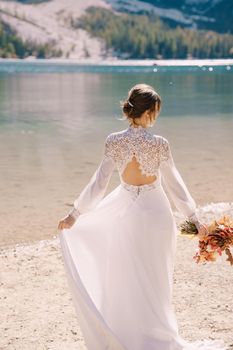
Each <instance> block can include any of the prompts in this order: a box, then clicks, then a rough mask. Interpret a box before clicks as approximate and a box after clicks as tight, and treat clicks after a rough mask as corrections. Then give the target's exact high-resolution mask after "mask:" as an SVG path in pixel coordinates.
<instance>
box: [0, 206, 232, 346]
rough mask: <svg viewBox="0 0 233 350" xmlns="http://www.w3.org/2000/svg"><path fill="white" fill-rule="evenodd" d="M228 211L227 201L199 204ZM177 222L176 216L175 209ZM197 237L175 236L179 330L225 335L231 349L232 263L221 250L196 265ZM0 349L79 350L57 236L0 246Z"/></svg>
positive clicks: (206, 211)
mask: <svg viewBox="0 0 233 350" xmlns="http://www.w3.org/2000/svg"><path fill="white" fill-rule="evenodd" d="M223 213H225V214H230V215H233V203H232V204H231V205H226V204H222V205H218V206H216V207H214V208H213V206H212V207H211V208H210V207H208V206H207V207H204V208H202V209H201V212H200V214H201V216H202V218H205V220H209V221H211V220H212V218H213V215H214V216H215V217H219V216H221V215H222V214H223ZM176 218H177V223H179V222H180V220H181V217H179V216H178V215H177V214H176ZM196 244H197V241H196V240H190V239H188V238H186V237H181V236H178V245H177V255H176V264H175V274H174V290H173V299H174V307H175V311H176V315H177V320H178V324H179V328H180V334H181V335H182V336H183V337H184V338H185V339H187V340H191V341H192V340H197V339H203V338H208V339H224V341H225V343H226V345H227V346H228V349H233V335H232V324H233V313H232V309H233V301H232V288H231V286H232V283H233V275H232V267H231V266H230V265H228V264H227V263H226V262H225V261H224V260H225V256H223V257H221V258H219V260H218V261H217V262H215V263H212V264H206V265H197V264H196V263H194V262H193V260H192V256H193V253H194V251H195V248H196ZM1 287H2V288H1V316H2V322H1V325H0V328H1V330H0V332H1V335H2V336H1V338H0V349H7V350H15V349H17V350H19V349H23V350H34V349H35V350H45V349H51V350H52V349H56V350H67V349H69V350H75V349H76V350H84V349H86V348H85V343H84V340H83V337H82V333H81V330H80V328H79V326H78V323H77V320H76V315H75V311H74V307H73V303H72V299H71V295H70V291H69V287H68V283H67V279H66V275H65V272H64V266H63V260H62V256H61V250H60V241H59V236H56V237H55V238H54V239H52V240H41V241H37V242H34V243H33V244H27V245H22V244H18V245H14V246H8V247H4V248H2V249H1Z"/></svg>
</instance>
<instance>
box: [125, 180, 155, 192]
mask: <svg viewBox="0 0 233 350" xmlns="http://www.w3.org/2000/svg"><path fill="white" fill-rule="evenodd" d="M120 185H121V186H122V187H123V188H124V189H126V190H127V191H130V192H134V193H137V194H139V193H140V192H144V191H151V190H153V189H155V188H158V187H161V180H160V178H159V177H158V178H157V179H156V180H154V181H153V182H150V183H146V184H142V185H133V184H129V183H127V182H125V181H124V180H123V179H122V178H121V183H120Z"/></svg>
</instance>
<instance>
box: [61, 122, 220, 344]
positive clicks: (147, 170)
mask: <svg viewBox="0 0 233 350" xmlns="http://www.w3.org/2000/svg"><path fill="white" fill-rule="evenodd" d="M133 156H135V157H136V158H137V160H138V162H139V163H140V169H141V172H142V173H143V174H146V175H156V176H157V179H156V180H155V181H154V182H153V183H151V184H147V185H140V186H135V185H129V184H127V183H125V182H124V181H123V180H122V178H121V174H122V173H123V170H124V169H125V166H126V165H127V163H128V162H130V161H131V160H132V157H133ZM115 166H116V167H117V169H118V171H119V175H120V184H119V186H117V187H116V188H115V189H114V190H113V191H112V192H110V193H109V194H108V195H106V196H105V197H104V194H105V191H106V189H107V186H108V183H109V180H110V177H111V174H112V172H113V170H114V168H115ZM161 180H162V181H163V185H165V186H166V189H167V191H168V193H169V194H170V195H171V198H172V200H173V201H174V203H175V205H176V207H177V208H178V210H180V211H181V212H182V213H183V214H184V215H185V216H186V217H187V218H189V219H190V220H191V221H193V222H195V223H197V225H198V223H199V221H198V218H197V216H196V214H195V210H196V205H195V202H194V200H193V198H192V197H191V195H190V194H189V192H188V190H187V188H186V186H185V184H184V182H183V180H182V178H181V176H180V174H179V172H178V170H177V169H176V167H175V165H174V161H173V158H172V154H171V151H170V147H169V143H168V141H167V140H166V139H165V138H164V137H162V136H158V135H152V134H151V133H150V132H149V131H148V129H147V128H143V127H141V126H139V127H137V128H135V127H133V126H129V127H128V128H127V129H125V130H121V131H119V132H114V133H111V134H110V135H108V136H107V138H106V142H105V148H104V155H103V159H102V161H101V163H100V165H99V167H98V169H97V170H96V172H95V173H94V175H93V176H92V178H91V179H90V181H89V183H88V184H87V185H86V187H85V188H84V189H83V191H82V192H81V194H80V195H79V197H78V198H77V199H76V200H75V201H74V209H73V210H72V211H71V214H72V215H73V216H75V217H78V219H77V221H76V222H75V223H74V225H73V226H72V227H71V228H70V229H63V230H61V231H60V232H59V238H60V243H61V251H62V256H63V261H64V266H65V270H66V273H67V277H68V281H69V285H70V288H71V293H72V299H73V302H74V305H75V309H76V313H77V319H78V322H79V325H80V328H81V331H82V334H83V337H84V340H85V343H86V346H87V349H88V350H107V349H108V350H218V349H221V350H226V347H225V345H224V343H223V342H221V341H220V340H215V341H212V340H208V339H204V340H199V341H195V342H192V343H189V342H187V341H185V340H184V339H182V338H181V337H180V336H179V334H178V326H177V321H176V316H175V313H174V310H173V306H172V285H173V268H174V258H175V250H176V240H177V227H176V223H175V220H174V217H173V213H172V210H171V206H170V202H169V200H168V198H167V196H166V194H165V192H164V189H163V186H162V183H161ZM77 350H78V348H77Z"/></svg>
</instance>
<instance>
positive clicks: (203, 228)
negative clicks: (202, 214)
mask: <svg viewBox="0 0 233 350" xmlns="http://www.w3.org/2000/svg"><path fill="white" fill-rule="evenodd" d="M208 234H209V231H208V228H207V226H206V225H204V224H200V225H199V227H198V234H197V236H198V237H199V239H200V241H201V240H202V239H203V238H204V237H205V236H208Z"/></svg>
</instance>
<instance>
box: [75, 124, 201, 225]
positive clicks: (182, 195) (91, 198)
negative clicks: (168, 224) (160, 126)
mask: <svg viewBox="0 0 233 350" xmlns="http://www.w3.org/2000/svg"><path fill="white" fill-rule="evenodd" d="M133 156H135V157H136V159H137V161H138V162H139V164H140V166H139V168H140V169H141V172H142V174H144V175H155V176H156V181H158V183H160V180H162V184H163V185H164V186H165V188H166V189H167V192H168V194H169V195H170V197H171V199H172V200H173V202H174V204H175V206H176V208H177V209H178V210H179V211H180V212H182V213H183V215H184V216H187V217H188V219H189V220H190V221H192V222H194V223H195V224H196V225H197V226H198V225H199V224H200V221H199V219H198V217H197V215H196V203H195V201H194V199H193V198H192V196H191V195H190V193H189V191H188V189H187V187H186V185H185V183H184V181H183V179H182V177H181V175H180V173H179V171H178V170H177V168H176V166H175V163H174V160H173V156H172V152H171V149H170V145H169V142H168V140H167V139H166V138H164V137H163V136H159V135H152V134H151V133H150V132H149V131H148V130H147V128H143V127H142V126H140V127H133V126H129V127H128V128H127V129H125V130H121V131H118V132H114V133H111V134H109V135H108V136H107V138H106V140H105V146H104V151H103V157H102V160H101V162H100V164H99V166H98V168H97V169H96V171H95V173H94V174H93V176H92V177H91V179H90V180H89V182H88V183H87V185H86V186H85V188H84V189H83V190H82V192H81V193H80V195H79V196H78V198H77V199H76V200H75V201H74V207H73V209H72V210H71V211H70V213H69V214H70V215H72V216H73V217H75V218H77V217H78V216H79V215H80V214H82V213H85V212H86V211H89V210H91V209H93V208H95V207H96V206H97V204H98V203H99V202H100V200H101V199H102V198H103V197H104V194H105V192H106V189H107V186H108V183H109V180H110V178H111V175H112V173H113V170H114V169H115V167H116V168H117V169H118V171H119V175H120V177H121V174H122V173H123V171H124V169H125V167H126V165H127V164H128V162H130V161H131V160H132V158H133ZM122 181H123V180H122V178H121V184H122ZM143 186H145V185H143ZM136 187H138V188H139V187H140V186H135V185H128V186H127V188H128V189H129V190H132V191H133V189H134V188H136ZM148 187H150V186H149V185H148ZM134 192H135V193H139V192H140V191H134Z"/></svg>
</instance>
